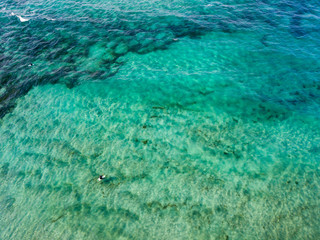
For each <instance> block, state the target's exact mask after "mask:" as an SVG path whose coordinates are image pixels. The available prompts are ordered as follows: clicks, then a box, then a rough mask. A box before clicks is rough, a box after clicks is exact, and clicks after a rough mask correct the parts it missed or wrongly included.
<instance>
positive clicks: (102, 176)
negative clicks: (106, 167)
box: [98, 175, 106, 181]
mask: <svg viewBox="0 0 320 240" xmlns="http://www.w3.org/2000/svg"><path fill="white" fill-rule="evenodd" d="M105 178H106V176H105V175H101V176H99V178H98V181H101V180H102V179H105Z"/></svg>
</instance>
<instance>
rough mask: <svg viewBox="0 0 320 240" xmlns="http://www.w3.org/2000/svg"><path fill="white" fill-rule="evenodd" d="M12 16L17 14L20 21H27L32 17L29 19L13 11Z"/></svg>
mask: <svg viewBox="0 0 320 240" xmlns="http://www.w3.org/2000/svg"><path fill="white" fill-rule="evenodd" d="M11 16H17V17H18V18H19V20H20V22H27V21H29V20H30V19H27V18H23V17H21V16H19V15H16V14H14V13H13V12H12V13H11Z"/></svg>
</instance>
